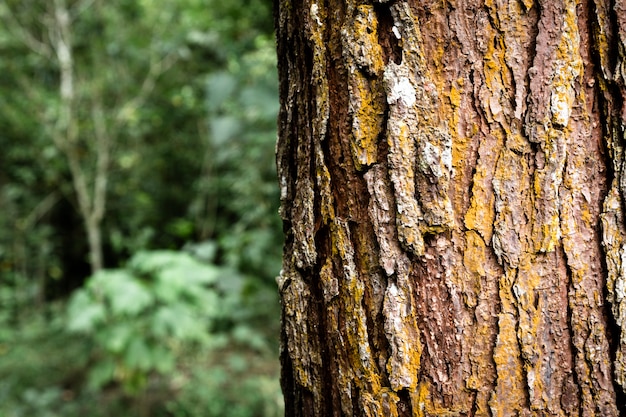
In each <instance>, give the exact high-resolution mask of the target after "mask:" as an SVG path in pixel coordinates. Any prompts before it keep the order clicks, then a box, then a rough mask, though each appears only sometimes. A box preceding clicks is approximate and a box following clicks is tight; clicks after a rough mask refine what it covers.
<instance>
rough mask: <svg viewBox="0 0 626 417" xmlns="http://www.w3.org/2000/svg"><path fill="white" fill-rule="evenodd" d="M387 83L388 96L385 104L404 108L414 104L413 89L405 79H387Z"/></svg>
mask: <svg viewBox="0 0 626 417" xmlns="http://www.w3.org/2000/svg"><path fill="white" fill-rule="evenodd" d="M387 82H388V83H389V87H388V88H389V94H388V95H387V102H388V103H389V104H392V105H403V106H406V107H410V106H413V105H414V104H415V101H416V98H415V88H414V87H413V84H411V81H409V79H408V78H407V77H399V78H395V77H391V76H390V77H387Z"/></svg>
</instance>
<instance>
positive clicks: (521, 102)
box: [275, 0, 626, 417]
mask: <svg viewBox="0 0 626 417" xmlns="http://www.w3.org/2000/svg"><path fill="white" fill-rule="evenodd" d="M275 11H276V28H277V43H278V55H279V76H280V83H281V91H280V94H281V104H282V106H281V113H280V116H279V142H278V146H277V161H278V170H279V179H280V186H281V200H282V206H281V216H282V217H283V219H284V228H285V234H286V243H285V250H284V263H283V270H282V271H281V275H280V277H278V279H277V280H278V284H279V289H280V292H281V297H282V303H283V331H282V346H283V349H282V352H281V359H282V363H283V376H282V385H283V391H284V394H285V401H286V415H288V416H368V417H372V416H518V415H519V416H535V415H536V416H552V415H554V416H618V415H626V409H625V397H624V389H625V388H626V224H625V222H624V213H623V205H624V201H625V200H624V196H626V173H624V172H623V171H624V169H625V165H624V158H625V155H624V148H623V146H624V141H625V139H626V138H625V137H624V131H625V128H626V107H624V104H625V103H626V87H625V86H626V1H624V0H580V1H574V0H541V1H534V2H533V1H531V0H524V1H505V0H490V1H489V0H488V1H484V2H483V1H471V0H465V1H441V0H439V1H436V0H431V1H428V0H422V1H417V0H415V1H410V0H404V1H403V0H387V1H383V0H380V1H375V0H369V1H366V0H362V1H356V0H343V1H335V0H303V1H300V2H294V1H288V0H276V10H275ZM620 413H621V414H620Z"/></svg>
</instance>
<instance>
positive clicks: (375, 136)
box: [341, 4, 385, 171]
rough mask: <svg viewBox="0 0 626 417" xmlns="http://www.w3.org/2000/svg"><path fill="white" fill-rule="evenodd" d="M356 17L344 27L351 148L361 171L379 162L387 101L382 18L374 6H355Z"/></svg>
mask: <svg viewBox="0 0 626 417" xmlns="http://www.w3.org/2000/svg"><path fill="white" fill-rule="evenodd" d="M353 14H354V16H353V17H352V18H351V19H349V20H347V21H346V25H345V26H344V27H343V28H342V31H341V34H342V44H343V55H344V57H345V59H346V63H347V66H348V77H349V84H348V90H349V92H350V104H349V112H350V114H351V115H352V140H351V141H350V147H351V150H352V158H353V161H354V164H355V166H356V168H357V170H359V171H360V170H363V169H364V168H365V167H368V166H370V165H372V164H374V163H375V162H376V161H377V159H378V158H377V150H378V140H379V135H380V132H381V130H382V127H383V122H384V106H385V100H384V96H383V88H382V83H381V82H380V80H379V79H378V78H377V77H378V76H380V75H381V73H382V71H383V68H384V62H383V56H382V49H381V46H380V44H379V43H378V19H377V17H376V13H375V12H374V7H373V6H372V5H365V4H364V5H360V6H357V7H356V8H354V9H353Z"/></svg>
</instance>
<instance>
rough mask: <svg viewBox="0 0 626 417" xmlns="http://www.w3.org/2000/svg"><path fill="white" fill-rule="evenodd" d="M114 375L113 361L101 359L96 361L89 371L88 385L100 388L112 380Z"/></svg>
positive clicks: (92, 387)
mask: <svg viewBox="0 0 626 417" xmlns="http://www.w3.org/2000/svg"><path fill="white" fill-rule="evenodd" d="M114 375H115V362H114V361H113V359H111V358H108V359H103V360H101V361H98V362H97V363H96V364H95V365H94V367H93V368H91V372H89V382H88V385H89V387H90V388H91V389H96V390H97V389H100V388H101V387H102V386H104V385H105V384H107V383H108V382H110V381H112V380H113V377H114Z"/></svg>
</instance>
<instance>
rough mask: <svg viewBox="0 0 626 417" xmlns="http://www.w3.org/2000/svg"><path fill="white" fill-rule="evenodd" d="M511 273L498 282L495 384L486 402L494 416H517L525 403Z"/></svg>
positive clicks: (512, 271)
mask: <svg viewBox="0 0 626 417" xmlns="http://www.w3.org/2000/svg"><path fill="white" fill-rule="evenodd" d="M514 274H515V272H514V270H511V269H509V270H507V272H506V274H505V275H504V276H503V277H502V279H501V280H500V303H501V305H502V312H501V313H500V314H499V315H498V336H497V339H496V346H495V349H494V353H493V360H494V362H495V364H496V374H497V382H496V387H495V390H494V391H493V393H492V395H491V399H490V400H489V407H490V408H491V413H492V415H493V416H496V417H501V416H509V415H515V414H516V413H517V414H519V412H520V411H521V410H522V409H523V407H524V404H525V403H526V392H525V389H524V387H525V381H524V372H523V367H522V361H521V359H520V356H521V352H520V350H519V346H520V344H519V341H518V339H517V319H516V318H517V312H516V311H515V310H516V309H515V307H514V305H515V299H514V297H513V294H512V293H511V290H510V288H511V283H512V281H513V280H514V278H515V277H514Z"/></svg>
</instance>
